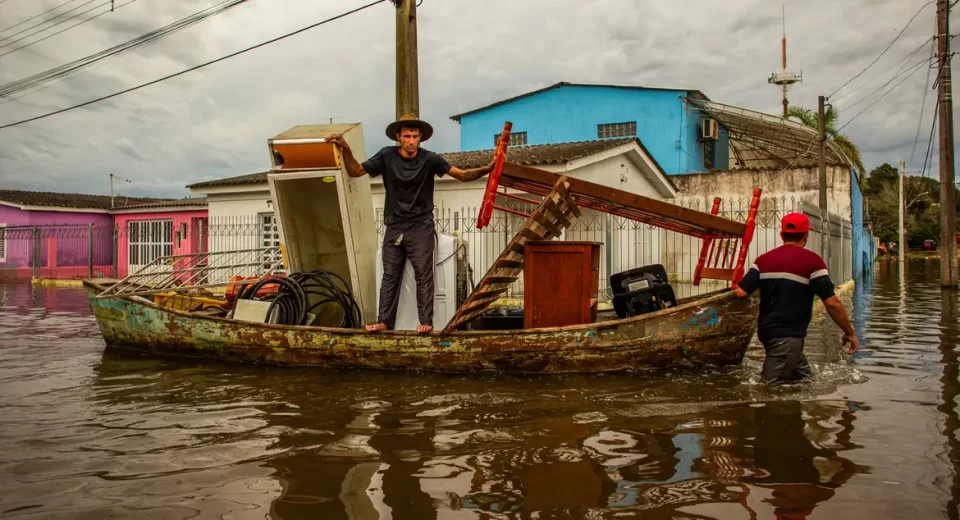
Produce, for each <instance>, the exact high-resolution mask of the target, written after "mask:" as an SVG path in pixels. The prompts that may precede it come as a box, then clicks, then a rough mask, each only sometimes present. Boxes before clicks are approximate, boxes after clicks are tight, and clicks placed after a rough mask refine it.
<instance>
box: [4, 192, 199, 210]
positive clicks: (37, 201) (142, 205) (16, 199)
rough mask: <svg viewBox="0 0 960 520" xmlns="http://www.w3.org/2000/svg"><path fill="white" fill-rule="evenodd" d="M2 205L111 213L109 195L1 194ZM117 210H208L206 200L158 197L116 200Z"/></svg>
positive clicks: (122, 197) (118, 197) (117, 198)
mask: <svg viewBox="0 0 960 520" xmlns="http://www.w3.org/2000/svg"><path fill="white" fill-rule="evenodd" d="M0 201H3V202H9V203H11V204H18V205H21V206H36V207H42V208H68V209H101V210H105V211H106V210H110V209H111V208H110V196H109V195H88V194H84V193H55V192H49V191H22V190H0ZM114 201H115V207H114V208H113V209H115V210H123V209H147V208H171V207H189V206H206V205H207V198H206V197H194V198H185V199H161V198H157V197H127V196H120V195H118V196H116V197H114Z"/></svg>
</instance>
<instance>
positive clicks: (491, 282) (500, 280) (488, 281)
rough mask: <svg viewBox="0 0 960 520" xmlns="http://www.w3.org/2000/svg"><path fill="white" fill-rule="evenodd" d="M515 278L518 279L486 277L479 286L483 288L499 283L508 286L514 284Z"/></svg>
mask: <svg viewBox="0 0 960 520" xmlns="http://www.w3.org/2000/svg"><path fill="white" fill-rule="evenodd" d="M517 278H518V277H516V276H488V277H486V278H484V279H483V280H482V281H481V282H480V285H481V286H485V285H494V284H499V283H506V284H510V283H513V282H516V281H517Z"/></svg>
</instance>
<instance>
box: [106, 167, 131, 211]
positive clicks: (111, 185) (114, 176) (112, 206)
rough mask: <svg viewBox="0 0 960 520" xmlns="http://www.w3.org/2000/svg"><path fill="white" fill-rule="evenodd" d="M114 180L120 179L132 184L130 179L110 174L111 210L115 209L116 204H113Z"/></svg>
mask: <svg viewBox="0 0 960 520" xmlns="http://www.w3.org/2000/svg"><path fill="white" fill-rule="evenodd" d="M114 178H117V179H120V180H121V181H127V182H130V180H129V179H124V178H123V177H121V176H119V175H114V174H112V173H111V174H110V209H113V208H114V204H113V179H114Z"/></svg>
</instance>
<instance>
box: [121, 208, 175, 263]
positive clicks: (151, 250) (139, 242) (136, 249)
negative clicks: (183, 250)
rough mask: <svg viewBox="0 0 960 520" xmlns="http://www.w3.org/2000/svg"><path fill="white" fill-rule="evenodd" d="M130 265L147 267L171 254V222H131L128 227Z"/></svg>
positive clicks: (166, 220)
mask: <svg viewBox="0 0 960 520" xmlns="http://www.w3.org/2000/svg"><path fill="white" fill-rule="evenodd" d="M128 233H129V237H130V239H129V251H128V252H129V258H128V263H129V264H130V265H147V264H149V263H150V262H152V261H154V260H155V259H157V258H159V257H161V256H170V255H172V254H173V220H172V219H162V220H131V221H130V222H129V227H128Z"/></svg>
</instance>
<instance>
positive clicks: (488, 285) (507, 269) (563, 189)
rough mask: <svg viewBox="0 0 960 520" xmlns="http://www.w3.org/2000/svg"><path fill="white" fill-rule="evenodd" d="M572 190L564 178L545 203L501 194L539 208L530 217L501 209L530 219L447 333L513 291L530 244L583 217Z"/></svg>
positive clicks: (554, 235)
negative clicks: (507, 292) (525, 252)
mask: <svg viewBox="0 0 960 520" xmlns="http://www.w3.org/2000/svg"><path fill="white" fill-rule="evenodd" d="M569 188H570V183H569V182H568V179H567V177H564V176H561V177H560V178H559V179H557V182H556V183H555V184H554V185H553V189H552V190H550V192H549V193H548V194H547V195H546V196H545V197H544V198H543V201H542V202H541V201H537V200H534V199H529V198H526V197H522V196H519V195H515V194H511V193H503V192H500V193H498V195H502V196H505V197H509V198H513V199H517V200H521V201H524V202H527V203H530V204H536V205H537V209H536V210H535V211H534V212H533V213H530V214H527V213H522V212H520V211H516V210H512V209H508V208H500V207H498V208H497V209H500V210H501V211H505V212H507V213H513V214H515V215H520V216H524V217H527V220H526V222H524V223H523V226H521V227H520V230H519V231H518V232H517V234H516V235H514V236H513V239H512V240H510V243H509V244H507V247H506V248H504V250H503V252H502V253H500V256H499V257H497V260H496V261H495V262H494V263H493V265H492V266H491V267H490V269H489V270H487V273H486V274H485V275H484V276H483V279H482V280H480V283H479V284H478V285H477V287H476V288H475V289H474V290H473V292H471V293H470V296H468V297H467V301H465V302H463V305H461V306H460V308H459V309H457V313H456V314H455V315H454V317H453V319H452V320H450V323H449V324H447V326H446V328H444V329H443V332H445V333H448V332H452V331H454V330H457V328H459V327H460V326H462V325H464V324H466V323H468V322H470V321H472V320H474V319H476V318H477V317H479V316H480V315H481V314H482V313H483V311H485V310H486V309H487V307H489V306H490V304H492V303H493V302H494V301H496V300H497V299H499V298H500V296H501V295H502V294H503V293H504V292H506V291H507V289H509V288H510V285H511V284H513V283H514V282H516V281H517V278H519V276H520V273H522V272H523V251H524V245H525V244H526V243H527V242H528V241H538V240H551V239H553V238H556V237H558V236H560V235H561V234H563V230H565V229H567V228H568V227H570V226H571V225H572V224H573V222H574V221H575V220H576V219H577V218H579V217H580V215H581V211H580V208H579V207H578V206H577V203H576V201H575V200H574V199H573V197H572V196H571V195H570V191H569Z"/></svg>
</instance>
